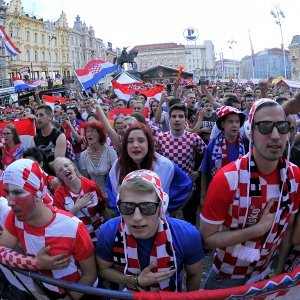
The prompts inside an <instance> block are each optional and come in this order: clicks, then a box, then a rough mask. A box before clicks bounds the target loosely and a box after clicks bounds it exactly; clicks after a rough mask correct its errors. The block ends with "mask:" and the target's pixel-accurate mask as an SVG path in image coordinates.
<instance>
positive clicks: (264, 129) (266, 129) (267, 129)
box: [254, 121, 290, 135]
mask: <svg viewBox="0 0 300 300" xmlns="http://www.w3.org/2000/svg"><path fill="white" fill-rule="evenodd" d="M254 125H255V126H257V128H258V131H259V133H261V134H264V135H267V134H270V133H272V132H273V129H274V127H276V128H277V130H278V132H279V133H280V134H287V133H288V132H289V130H290V123H289V122H288V121H278V122H272V121H260V122H256V123H254Z"/></svg>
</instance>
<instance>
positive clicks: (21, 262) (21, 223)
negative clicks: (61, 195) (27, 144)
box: [0, 159, 97, 299]
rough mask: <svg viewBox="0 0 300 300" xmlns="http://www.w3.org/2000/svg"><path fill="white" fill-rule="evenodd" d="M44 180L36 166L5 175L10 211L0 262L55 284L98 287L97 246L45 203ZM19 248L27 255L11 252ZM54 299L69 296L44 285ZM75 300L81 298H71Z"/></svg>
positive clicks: (25, 162)
mask: <svg viewBox="0 0 300 300" xmlns="http://www.w3.org/2000/svg"><path fill="white" fill-rule="evenodd" d="M45 182H46V174H45V173H44V172H43V170H42V169H41V168H40V167H39V166H38V164H37V163H36V162H33V161H32V160H29V159H20V160H17V161H15V162H14V163H12V164H11V165H10V166H9V167H8V168H7V169H6V170H5V172H4V174H3V190H4V192H5V195H6V197H7V199H8V205H9V206H10V207H11V211H10V212H9V213H8V215H7V217H6V219H5V223H4V229H3V233H2V235H1V238H0V262H1V263H3V264H6V265H9V266H12V267H16V268H21V269H29V270H39V271H41V272H42V273H44V274H46V275H49V276H52V277H54V278H57V279H62V280H67V281H71V282H77V283H81V284H86V285H93V284H94V283H95V282H96V277H97V271H96V266H95V255H94V246H93V243H92V240H91V238H90V235H89V233H88V231H87V229H86V227H85V225H84V224H83V223H82V222H81V221H80V220H79V219H77V218H76V217H74V216H73V215H71V214H69V213H67V212H65V211H62V210H59V209H56V208H54V207H52V206H47V205H45V204H44V203H43V199H44V196H45V193H46V186H45V185H44V183H45ZM18 243H20V246H21V248H22V250H23V251H24V253H25V255H22V254H19V253H18V252H15V251H13V250H12V249H14V248H15V247H16V245H17V244H18ZM46 288H47V289H48V290H49V291H48V293H50V294H51V299H58V298H62V297H64V296H65V295H64V294H65V291H63V290H61V289H60V288H58V287H55V286H51V285H46ZM70 295H71V296H72V297H73V298H72V299H80V298H81V296H82V294H80V293H77V292H70Z"/></svg>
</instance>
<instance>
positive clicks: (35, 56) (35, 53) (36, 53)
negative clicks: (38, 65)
mask: <svg viewBox="0 0 300 300" xmlns="http://www.w3.org/2000/svg"><path fill="white" fill-rule="evenodd" d="M38 60H39V57H38V52H37V51H34V61H35V62H38Z"/></svg>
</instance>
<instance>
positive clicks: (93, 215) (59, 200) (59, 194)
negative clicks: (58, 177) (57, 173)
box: [54, 177, 103, 241]
mask: <svg viewBox="0 0 300 300" xmlns="http://www.w3.org/2000/svg"><path fill="white" fill-rule="evenodd" d="M80 181H81V190H80V191H79V193H77V194H75V193H73V192H72V191H71V190H70V189H69V188H68V187H67V186H66V185H65V184H63V185H62V186H60V187H59V188H57V189H56V190H55V193H54V203H55V206H56V207H57V208H59V209H62V210H65V211H70V210H71V209H72V208H73V207H74V205H75V203H76V201H77V200H78V199H79V198H81V197H83V196H84V195H86V194H88V193H91V194H92V200H93V202H92V203H91V204H89V205H88V206H87V207H84V208H82V209H81V210H79V211H78V212H77V213H76V217H77V218H79V219H80V220H81V221H82V222H83V223H84V225H85V226H86V227H87V229H88V231H89V233H90V235H91V237H92V239H93V241H94V240H95V241H96V240H97V236H96V232H97V230H98V229H99V227H100V225H101V224H102V221H103V220H102V217H101V215H100V211H101V205H102V204H103V197H102V194H101V192H100V189H99V187H98V185H97V184H96V183H95V182H94V181H92V180H90V179H87V178H84V177H81V178H80Z"/></svg>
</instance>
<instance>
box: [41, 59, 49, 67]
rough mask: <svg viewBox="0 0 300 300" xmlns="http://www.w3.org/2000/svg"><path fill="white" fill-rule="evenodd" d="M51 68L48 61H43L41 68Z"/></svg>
mask: <svg viewBox="0 0 300 300" xmlns="http://www.w3.org/2000/svg"><path fill="white" fill-rule="evenodd" d="M48 67H49V62H48V61H46V60H43V61H41V68H42V69H47V68H48Z"/></svg>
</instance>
